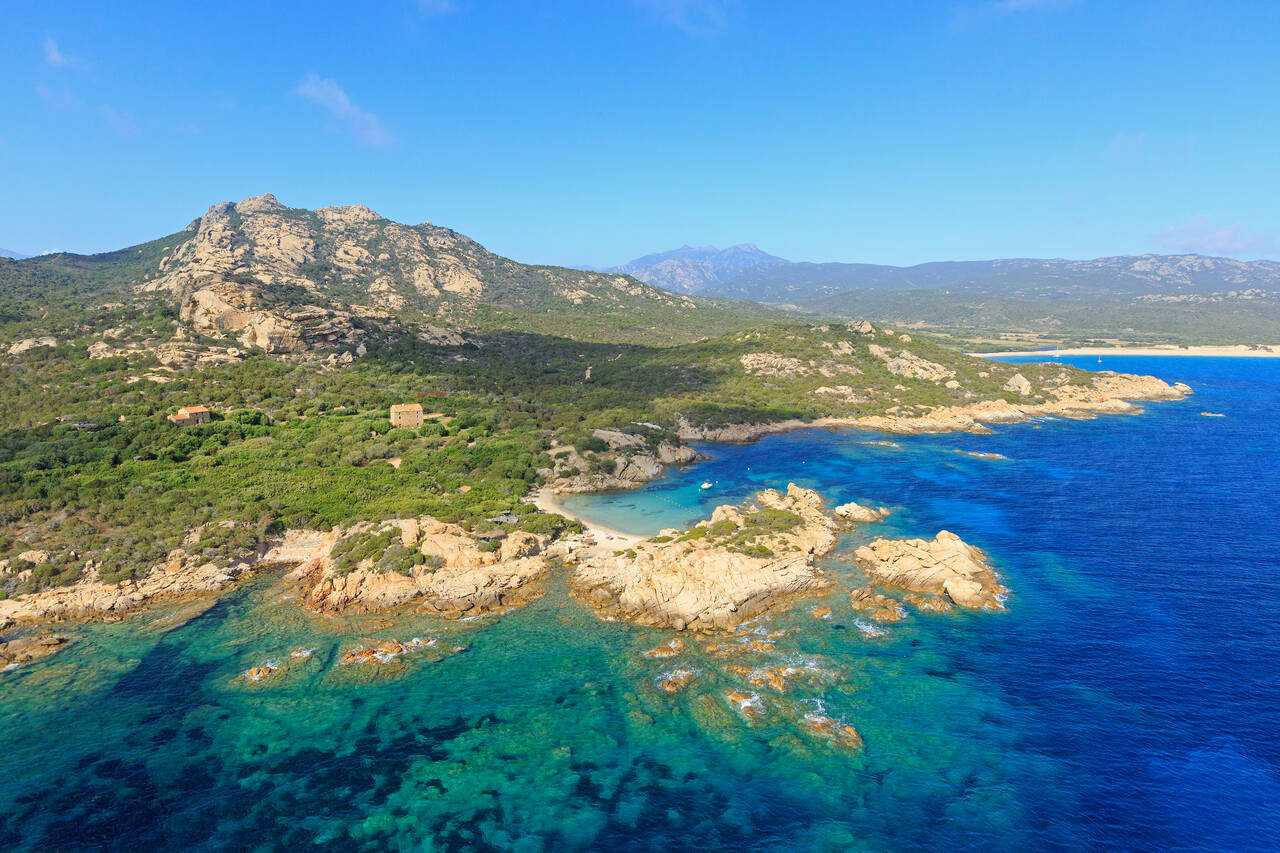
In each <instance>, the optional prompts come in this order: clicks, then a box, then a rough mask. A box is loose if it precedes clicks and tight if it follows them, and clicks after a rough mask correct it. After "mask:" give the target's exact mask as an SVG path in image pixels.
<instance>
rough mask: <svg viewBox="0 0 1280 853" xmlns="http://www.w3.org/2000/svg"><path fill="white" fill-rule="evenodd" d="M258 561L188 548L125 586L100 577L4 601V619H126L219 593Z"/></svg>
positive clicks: (91, 576)
mask: <svg viewBox="0 0 1280 853" xmlns="http://www.w3.org/2000/svg"><path fill="white" fill-rule="evenodd" d="M255 562H256V559H255V558H254V556H253V555H250V556H249V558H248V559H246V560H241V561H238V562H233V563H231V564H230V565H227V566H218V565H216V564H215V563H212V562H201V561H199V560H197V559H195V558H192V557H189V556H188V555H187V554H186V552H185V551H183V550H182V549H177V550H175V551H173V552H172V553H171V554H170V555H169V561H168V562H167V563H165V564H163V565H160V566H156V567H153V568H152V569H151V570H150V571H148V572H146V573H145V574H144V575H142V577H140V578H137V579H135V580H126V581H121V582H119V583H113V584H109V583H103V582H102V581H100V580H98V578H97V577H96V573H94V572H89V573H87V577H86V578H85V579H84V580H81V581H79V582H78V583H75V584H72V585H71V586H65V587H54V588H52V589H47V590H43V591H41V592H37V593H29V594H26V595H19V596H16V597H14V598H9V599H6V600H4V601H0V621H3V620H5V619H10V620H13V621H15V622H36V621H42V620H47V619H74V618H93V617H101V616H120V615H123V614H125V613H128V612H130V611H132V610H136V609H137V608H139V607H141V606H142V605H144V604H146V603H148V602H150V601H153V600H156V599H161V598H174V597H180V596H187V595H193V594H198V593H209V592H218V591H220V590H224V589H226V588H228V587H230V586H231V585H232V584H234V583H235V582H236V581H237V580H238V579H239V578H241V577H242V576H244V575H246V574H248V573H249V572H250V571H252V568H253V564H254V563H255Z"/></svg>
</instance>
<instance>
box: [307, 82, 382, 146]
mask: <svg viewBox="0 0 1280 853" xmlns="http://www.w3.org/2000/svg"><path fill="white" fill-rule="evenodd" d="M293 91H294V93H295V94H297V95H301V96H302V97H304V98H306V99H307V100H308V101H311V102H312V103H313V104H316V105H318V106H320V107H323V108H324V109H325V110H328V112H329V113H330V114H331V115H333V117H334V118H337V119H339V120H341V121H342V122H344V123H346V125H347V127H348V128H349V129H350V130H351V134H352V136H354V137H355V138H356V141H357V142H359V143H360V144H361V145H369V146H372V147H374V148H382V147H385V146H387V145H390V144H392V143H393V142H395V134H393V133H392V132H391V131H390V130H388V129H387V128H385V127H384V126H383V124H382V120H381V119H379V118H378V117H377V116H376V115H374V114H373V113H371V112H368V111H367V110H363V109H361V108H360V107H358V106H356V105H355V104H353V103H352V102H351V99H350V98H349V97H347V93H346V92H344V91H343V90H342V87H341V86H339V85H338V84H337V83H336V82H335V81H333V80H330V79H328V78H325V77H321V76H320V75H318V74H308V75H307V76H306V77H305V78H303V80H302V82H301V83H299V84H298V87H297V88H296V89H294V90H293Z"/></svg>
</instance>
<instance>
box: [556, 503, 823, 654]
mask: <svg viewBox="0 0 1280 853" xmlns="http://www.w3.org/2000/svg"><path fill="white" fill-rule="evenodd" d="M765 510H775V511H777V512H776V513H775V514H774V515H768V514H766V513H765V512H764V511H765ZM787 514H793V516H788V515H787ZM789 517H794V518H795V519H796V524H795V525H794V526H793V527H790V528H786V529H779V528H778V527H777V526H776V525H777V521H778V519H779V518H783V519H786V518H789ZM766 520H768V522H770V523H771V524H773V525H774V526H768V525H766V524H765V523H764V522H765V521H766ZM753 528H759V529H762V530H766V531H767V532H764V533H762V534H761V535H758V536H754V535H752V530H753ZM836 529H837V524H836V522H835V520H834V519H833V518H832V517H831V516H830V515H828V514H827V513H826V511H825V505H824V503H823V500H822V498H821V496H819V495H818V494H817V493H816V492H814V491H811V490H809V489H802V488H800V487H798V486H796V485H794V484H792V485H790V486H788V488H787V492H786V493H785V494H783V493H781V492H777V491H775V490H772V489H771V490H768V491H764V492H761V493H759V494H758V495H757V496H756V501H755V504H754V505H744V506H741V507H733V506H722V507H718V508H717V509H716V511H715V512H714V513H713V514H712V518H711V522H710V524H709V525H704V526H701V527H700V528H695V529H694V531H691V532H690V533H687V534H681V533H680V531H664V532H663V534H662V535H661V536H659V537H657V538H656V539H650V540H646V541H644V542H641V543H639V544H637V545H636V546H635V547H634V550H633V551H628V552H624V553H622V554H618V555H609V556H600V555H597V556H594V557H590V558H588V559H587V560H585V561H583V562H582V563H580V564H579V565H578V566H577V568H576V570H575V572H574V575H573V586H574V589H575V590H576V591H577V593H578V594H580V595H581V596H582V597H584V598H585V599H586V600H587V601H589V602H590V603H591V604H593V605H594V606H596V607H597V608H598V609H599V610H601V611H602V612H604V613H606V614H608V615H611V616H617V617H621V618H624V619H627V620H629V621H633V622H637V623H639V624H643V625H654V626H661V627H672V628H675V629H676V630H684V629H686V628H689V629H698V630H705V629H712V628H729V627H732V626H733V625H737V624H738V623H740V622H742V621H744V620H746V619H750V618H752V617H754V616H757V615H759V614H760V613H763V612H765V611H767V610H769V609H771V608H773V607H776V606H778V605H779V604H781V603H783V602H785V601H787V600H789V599H791V598H794V597H796V596H801V595H806V594H809V593H812V592H816V591H818V590H821V589H825V588H827V587H829V586H830V585H831V584H832V583H833V581H832V580H831V579H830V578H829V577H827V576H826V575H825V574H823V572H822V571H821V570H819V569H818V568H817V566H816V565H815V559H816V558H817V557H820V556H822V555H824V554H826V553H828V552H829V551H830V550H831V549H832V547H834V545H835V542H836ZM716 531H719V532H716ZM665 540H669V541H665Z"/></svg>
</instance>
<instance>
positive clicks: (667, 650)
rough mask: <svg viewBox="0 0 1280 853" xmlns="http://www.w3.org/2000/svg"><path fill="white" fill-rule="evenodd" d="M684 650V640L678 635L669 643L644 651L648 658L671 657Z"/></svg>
mask: <svg viewBox="0 0 1280 853" xmlns="http://www.w3.org/2000/svg"><path fill="white" fill-rule="evenodd" d="M683 651H684V640H682V639H680V638H679V637H676V638H675V639H673V640H672V641H671V642H669V643H663V644H662V645H660V646H655V647H654V648H652V649H649V650H648V651H646V652H645V653H644V656H645V657H647V658H671V657H675V656H676V655H678V654H680V653H681V652H683Z"/></svg>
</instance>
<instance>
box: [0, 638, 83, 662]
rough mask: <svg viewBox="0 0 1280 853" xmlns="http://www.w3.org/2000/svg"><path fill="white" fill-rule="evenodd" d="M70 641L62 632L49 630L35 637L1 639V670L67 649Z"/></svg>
mask: <svg viewBox="0 0 1280 853" xmlns="http://www.w3.org/2000/svg"><path fill="white" fill-rule="evenodd" d="M68 642H69V641H68V639H67V638H66V637H64V636H62V635H61V634H54V633H52V632H50V631H47V630H46V631H44V632H43V633H41V634H40V635H39V636H35V637H16V638H14V639H12V640H8V641H5V640H0V670H5V669H12V668H14V667H18V666H22V665H23V664H26V663H31V662H32V661H35V660H39V659H40V658H45V657H48V656H49V655H51V654H55V653H57V652H60V651H62V650H63V649H65V648H66V647H67V644H68Z"/></svg>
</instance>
